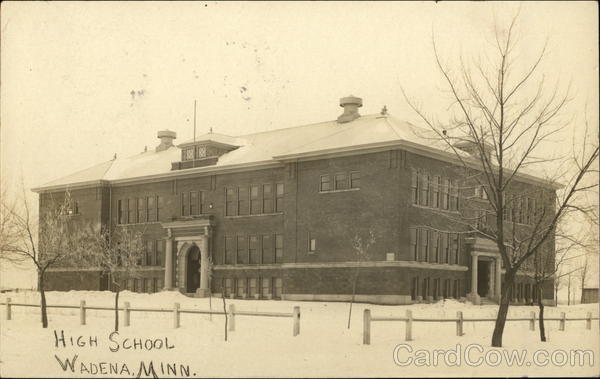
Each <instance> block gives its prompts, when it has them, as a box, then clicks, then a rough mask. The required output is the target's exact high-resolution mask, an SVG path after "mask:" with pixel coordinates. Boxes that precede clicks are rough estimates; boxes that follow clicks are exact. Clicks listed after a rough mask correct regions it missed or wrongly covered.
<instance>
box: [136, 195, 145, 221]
mask: <svg viewBox="0 0 600 379" xmlns="http://www.w3.org/2000/svg"><path fill="white" fill-rule="evenodd" d="M137 221H138V222H146V198H145V197H140V198H138V199H137Z"/></svg>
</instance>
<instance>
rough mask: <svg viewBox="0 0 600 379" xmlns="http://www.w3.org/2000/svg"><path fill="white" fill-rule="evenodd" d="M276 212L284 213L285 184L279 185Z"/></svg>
mask: <svg viewBox="0 0 600 379" xmlns="http://www.w3.org/2000/svg"><path fill="white" fill-rule="evenodd" d="M276 195H277V198H276V201H275V212H283V183H277V193H276Z"/></svg>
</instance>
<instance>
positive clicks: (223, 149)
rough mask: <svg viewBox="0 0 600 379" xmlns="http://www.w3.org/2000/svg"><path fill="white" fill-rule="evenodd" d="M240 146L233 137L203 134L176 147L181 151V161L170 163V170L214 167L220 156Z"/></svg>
mask: <svg viewBox="0 0 600 379" xmlns="http://www.w3.org/2000/svg"><path fill="white" fill-rule="evenodd" d="M240 146H241V144H240V143H239V142H238V140H237V138H235V137H231V136H227V135H224V134H218V133H212V132H211V133H208V134H204V135H202V136H199V137H197V138H196V139H194V140H191V141H187V142H184V143H182V144H180V145H178V146H177V147H178V148H179V149H181V161H179V162H172V163H171V170H183V169H187V168H194V167H204V166H211V165H214V164H216V163H217V162H218V160H219V157H220V156H221V155H223V154H226V153H228V152H230V151H232V150H235V149H237V148H238V147H240Z"/></svg>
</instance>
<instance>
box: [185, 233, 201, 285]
mask: <svg viewBox="0 0 600 379" xmlns="http://www.w3.org/2000/svg"><path fill="white" fill-rule="evenodd" d="M186 263H187V264H186V281H185V282H186V288H185V292H187V293H193V292H196V290H197V289H198V288H199V287H200V249H198V246H196V245H192V246H191V247H190V250H189V251H188V254H187V262H186Z"/></svg>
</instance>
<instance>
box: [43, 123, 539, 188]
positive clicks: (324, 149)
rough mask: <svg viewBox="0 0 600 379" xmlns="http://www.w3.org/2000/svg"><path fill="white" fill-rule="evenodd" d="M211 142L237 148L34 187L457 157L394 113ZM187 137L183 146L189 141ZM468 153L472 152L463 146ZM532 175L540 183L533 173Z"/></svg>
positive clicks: (145, 161) (130, 161) (146, 158)
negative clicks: (396, 153)
mask: <svg viewBox="0 0 600 379" xmlns="http://www.w3.org/2000/svg"><path fill="white" fill-rule="evenodd" d="M203 141H212V142H215V143H218V144H224V145H229V146H236V147H238V148H236V149H234V150H232V151H229V152H227V153H225V154H223V155H221V156H220V157H219V159H218V161H217V162H216V163H215V164H214V165H210V166H204V167H197V168H190V169H183V170H171V163H172V162H177V161H180V159H181V150H180V148H177V147H175V146H172V147H170V148H168V149H166V150H163V151H160V152H156V151H153V150H152V151H147V152H143V153H140V154H136V155H133V156H130V157H126V158H117V159H114V160H111V161H108V162H104V163H101V164H99V165H96V166H93V167H91V168H89V169H86V170H82V171H79V172H76V173H74V174H71V175H68V176H66V177H63V178H61V179H58V180H55V181H52V182H49V183H46V184H44V185H43V186H40V187H38V188H34V189H33V191H36V192H39V191H43V190H52V189H58V188H59V187H61V186H62V187H64V186H67V185H68V186H74V185H84V184H86V183H90V182H93V181H100V180H104V181H110V182H112V183H122V182H130V181H137V180H146V179H149V178H166V177H176V176H182V175H188V174H197V173H204V172H207V173H210V172H216V171H220V170H227V169H240V168H251V167H258V166H263V165H282V164H283V162H284V161H286V160H288V159H310V158H311V157H318V156H326V155H329V154H338V153H345V154H358V153H361V152H367V151H369V150H373V149H381V148H386V147H393V146H395V147H404V148H410V149H413V150H417V151H419V152H430V153H431V154H433V155H436V156H439V154H442V157H443V158H444V159H452V158H454V159H456V155H455V152H453V151H451V149H450V147H449V146H448V145H447V144H446V143H445V142H444V141H441V140H440V139H439V138H437V137H436V136H435V135H434V134H433V132H432V131H429V130H425V129H422V128H418V127H416V126H414V125H412V124H410V123H408V122H405V121H402V120H399V119H397V118H395V117H393V116H391V115H389V114H386V115H381V114H373V115H366V116H361V117H359V118H358V119H356V120H354V121H351V122H347V123H344V124H340V123H338V122H337V121H335V120H332V121H326V122H321V123H315V124H309V125H302V126H296V127H291V128H284V129H276V130H270V131H265V132H259V133H252V134H246V135H241V136H227V135H224V134H218V133H208V134H204V135H201V136H199V137H197V138H196V139H195V143H200V142H203ZM193 143H194V140H193V139H192V140H188V141H186V142H184V143H182V144H180V145H179V146H180V147H181V146H182V145H183V146H189V145H190V144H193ZM457 152H458V153H459V154H461V155H463V154H464V157H465V158H468V157H469V154H468V153H466V152H463V151H460V150H458V151H457ZM524 176H525V177H528V179H530V180H533V181H536V182H539V183H541V182H542V180H541V179H539V178H535V177H533V176H530V175H524Z"/></svg>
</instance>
